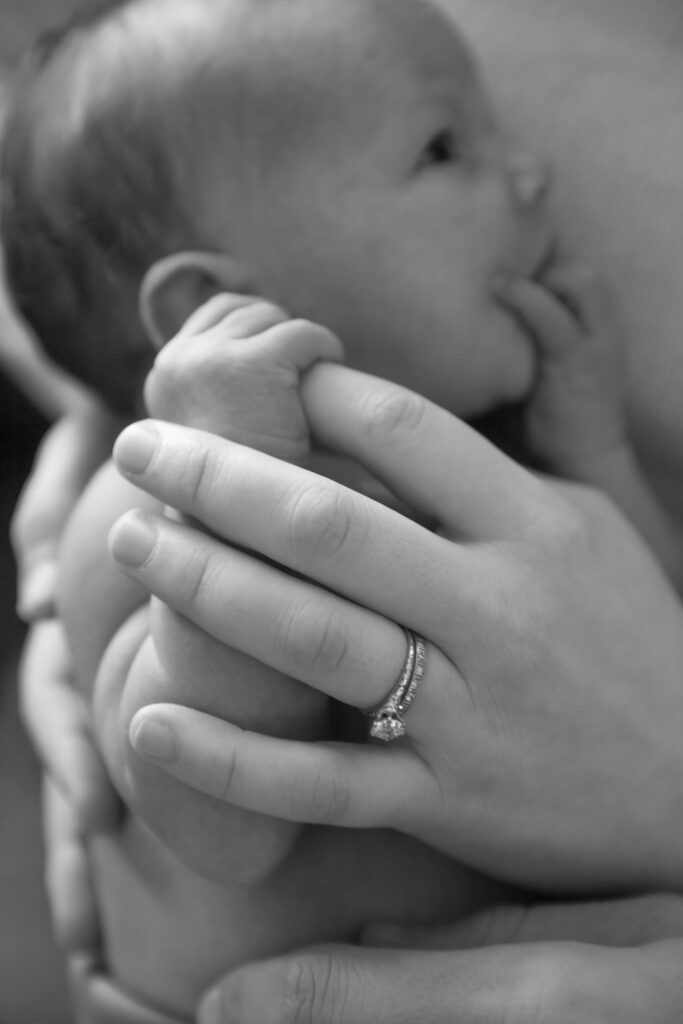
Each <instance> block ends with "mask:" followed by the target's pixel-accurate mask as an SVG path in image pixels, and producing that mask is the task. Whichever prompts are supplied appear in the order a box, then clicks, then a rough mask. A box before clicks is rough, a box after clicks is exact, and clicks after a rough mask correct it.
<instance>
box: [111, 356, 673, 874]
mask: <svg viewBox="0 0 683 1024" xmlns="http://www.w3.org/2000/svg"><path fill="white" fill-rule="evenodd" d="M303 401H304V405H305V408H306V413H307V416H308V418H309V421H310V423H311V427H312V429H313V432H314V433H315V434H316V435H317V436H318V437H319V439H320V440H321V441H322V443H323V444H326V445H328V446H329V447H332V448H336V449H341V450H343V451H344V452H345V453H347V454H348V455H350V456H352V457H354V458H357V459H358V460H360V461H361V462H363V463H364V464H365V465H366V467H367V468H368V469H369V470H370V471H371V472H372V473H374V474H375V475H376V476H378V477H379V478H380V479H382V480H383V482H384V483H385V484H387V485H388V486H389V487H390V489H392V490H393V491H394V492H395V493H397V494H398V495H399V496H400V497H401V498H402V499H403V500H405V501H406V502H408V504H409V505H411V506H412V507H414V508H416V509H418V510H419V511H421V512H422V513H424V514H425V515H427V516H431V517H432V518H433V519H435V520H436V521H437V522H438V524H439V534H438V535H437V534H435V533H432V532H430V531H429V530H427V529H425V528H424V527H422V526H420V525H418V524H416V523H414V522H411V521H410V520H408V519H406V518H403V517H401V516H400V515H398V514H397V513H396V512H394V511H392V510H391V509H388V508H386V507H384V506H382V505H379V504H376V503H373V502H371V501H370V500H369V499H367V498H365V497H363V496H360V495H357V494H355V493H353V492H351V491H348V490H346V489H344V488H342V487H339V486H338V485H336V484H333V483H331V482H330V481H326V480H323V479H321V478H318V477H316V476H315V475H312V474H310V473H308V472H306V471H305V470H303V469H301V468H299V467H294V466H290V465H287V464H285V463H280V462H278V461H277V460H274V459H272V458H270V457H268V456H266V455H262V454H261V453H258V452H254V451H251V450H249V449H244V448H241V447H240V446H238V445H234V444H231V443H229V442H227V441H224V440H221V439H218V438H215V437H212V436H210V435H207V434H203V433H201V432H198V431H189V430H187V429H184V428H180V427H175V426H172V425H170V424H163V423H148V424H146V425H136V426H134V427H131V428H129V429H128V430H127V431H126V432H124V434H123V435H122V436H121V438H120V439H119V441H118V442H117V446H116V449H115V458H116V461H117V463H118V466H119V467H120V469H121V470H122V471H123V472H125V474H126V475H127V476H128V477H129V478H130V479H131V480H132V481H133V482H134V483H135V484H136V485H137V486H139V487H142V488H143V489H144V490H146V491H148V492H149V493H151V494H153V495H155V496H156V497H157V498H159V499H160V500H161V501H163V502H165V503H167V504H170V505H171V506H173V507H174V508H178V509H180V510H181V511H182V512H184V513H186V514H187V515H189V516H192V517H196V518H197V519H198V520H199V521H201V522H202V523H203V524H204V526H205V527H207V528H208V531H209V532H210V533H211V534H213V536H209V535H204V534H200V533H198V532H197V531H195V530H193V529H192V528H191V527H189V526H187V525H182V524H179V523H174V522H170V521H167V520H164V519H163V518H161V517H158V518H154V517H151V518H150V517H142V516H140V515H137V514H129V515H128V516H126V517H124V518H123V519H122V520H121V521H120V522H119V523H118V524H117V526H116V527H115V529H114V532H113V537H112V550H113V553H114V555H115V557H116V558H117V559H118V561H119V564H120V565H121V567H122V568H123V569H124V571H126V572H127V573H128V574H129V575H130V576H131V577H132V578H134V579H135V580H137V581H138V582H140V583H142V584H143V585H144V586H145V587H147V588H148V589H149V590H150V592H152V593H153V594H156V595H157V596H158V597H159V598H161V600H163V601H166V602H168V603H169V604H170V605H171V606H172V607H174V608H175V609H176V610H177V611H179V612H181V613H182V614H184V615H187V616H188V617H190V618H191V619H193V620H194V621H195V622H196V623H197V624H198V625H200V626H201V627H202V628H204V629H206V630H207V631H208V632H209V633H211V634H212V635H213V636H215V637H216V638H217V639H219V640H221V641H223V642H225V643H227V644H230V645H231V646H234V647H237V648H238V649H241V650H243V651H245V653H247V654H249V655H252V656H254V657H257V658H259V659H260V660H263V661H265V662H266V663H268V664H270V665H272V666H273V667H275V668H277V669H279V670H281V671H283V672H285V673H286V674H288V675H291V676H294V677H296V678H299V679H302V680H303V681H304V682H306V683H308V684H310V685H312V686H314V687H316V688H317V689H319V690H321V691H323V692H325V693H327V694H329V695H330V696H332V697H334V698H336V699H339V700H342V701H344V702H346V703H347V704H350V705H353V706H355V707H359V708H364V709H368V708H372V707H375V706H377V705H378V704H379V703H380V702H382V701H383V700H384V699H385V697H386V695H387V693H388V691H389V690H390V689H391V687H392V685H393V683H394V681H395V680H396V678H397V677H398V675H399V673H400V670H401V666H402V663H403V661H404V659H405V640H404V636H403V633H402V631H401V630H400V629H399V628H398V626H397V625H396V623H399V622H400V623H401V624H402V625H404V626H407V627H409V628H411V629H413V630H415V631H417V632H418V633H420V634H422V635H424V636H425V637H426V638H427V641H428V654H427V667H426V672H425V678H424V682H423V685H422V688H421V690H420V691H419V693H418V695H417V697H416V700H415V702H414V705H413V707H412V708H411V710H410V712H409V714H408V717H407V726H408V733H407V736H406V738H405V739H404V740H402V741H400V742H396V743H393V744H391V745H389V746H388V747H385V746H377V745H368V744H365V745H357V744H351V743H347V744H333V743H318V744H310V745H307V744H302V743H295V742H288V741H285V740H281V739H274V738H267V737H263V736H259V735H256V734H253V733H248V732H244V731H242V730H240V729H238V728H236V727H234V726H231V725H229V724H227V723H224V722H219V721H216V720H213V719H209V718H207V717H206V716H203V715H201V714H200V713H198V712H196V711H190V710H187V709H181V708H177V707H169V706H164V707H157V708H153V709H143V711H141V712H139V713H138V716H137V717H136V719H135V720H134V721H133V723H132V727H131V738H132V742H133V743H134V745H135V746H136V749H137V750H138V751H139V752H140V753H142V754H146V755H147V756H150V755H153V756H155V757H156V761H157V763H158V764H159V765H160V766H161V767H165V768H166V770H168V771H169V772H171V773H172V774H174V775H176V776H177V777H178V778H180V779H182V780H183V781H184V782H187V783H188V784H190V785H194V786H196V787H198V788H200V789H203V790H204V791H206V792H208V793H210V794H212V795H214V796H217V797H222V798H224V799H226V800H228V801H230V802H232V803H235V804H237V805H239V806H243V807H247V808H249V809H252V810H256V811H261V812H264V813H267V814H275V815H277V816H281V817H286V818H292V819H294V820H300V821H309V822H327V823H335V824H339V825H345V826H350V827H369V826H386V827H392V828H397V829H400V830H403V831H406V832H409V833H411V834H413V835H415V836H417V837H419V838H421V839H423V840H425V841H426V842H428V843H431V844H432V845H434V846H436V847H438V848H440V849H441V850H443V851H446V852H447V853H449V854H452V855H453V856H455V857H457V858H459V859H461V860H462V861H464V862H465V863H468V864H470V865H472V866H476V867H477V868H478V869H479V870H483V871H485V872H487V873H489V874H492V875H494V876H496V877H498V878H503V879H505V880H507V881H512V882H514V883H517V884H522V885H524V886H525V887H527V888H528V887H542V888H551V889H553V890H554V891H570V890H571V891H578V890H583V891H585V889H586V887H588V886H597V887H602V889H603V891H604V889H605V887H608V888H613V887H614V886H619V885H628V886H634V887H636V886H637V887H651V888H676V887H678V886H680V885H681V883H682V882H683V867H682V865H683V825H682V824H681V822H682V820H683V815H681V801H682V799H683V797H682V792H683V790H682V787H681V781H680V780H681V779H682V778H683V745H681V743H680V722H681V720H682V715H683V687H682V686H681V672H682V670H683V613H682V612H681V608H680V606H679V604H678V601H677V598H676V596H675V594H674V593H673V591H672V590H671V589H670V587H669V585H668V583H667V581H666V580H665V578H664V576H663V574H662V573H661V572H660V570H659V568H658V566H657V565H656V564H655V563H654V561H653V559H652V558H651V557H650V555H649V553H648V551H647V550H646V549H645V547H644V545H643V544H642V543H641V542H640V540H639V539H638V538H637V536H636V535H635V533H634V531H633V530H632V529H631V528H630V527H629V525H628V524H627V523H626V522H625V521H624V519H623V518H622V517H621V516H620V515H619V514H618V513H617V511H616V510H615V509H614V508H613V507H612V506H610V505H609V504H608V503H607V502H606V501H605V500H604V499H602V498H601V497H600V496H599V495H597V494H596V493H594V492H592V491H582V490H580V489H578V488H570V487H568V486H567V487H566V488H564V489H563V490H562V491H558V490H556V489H552V488H551V487H550V486H548V484H546V483H545V482H543V481H541V480H539V479H537V478H536V477H534V476H532V475H531V474H529V473H528V472H526V471H525V470H524V469H522V468H520V467H519V466H518V465H516V464H515V463H513V462H512V461H511V460H509V459H507V458H506V457H505V456H503V455H502V454H501V453H500V452H499V451H498V450H496V449H495V448H493V447H492V446H491V445H490V444H489V443H487V442H486V441H485V440H483V439H482V438H481V437H480V436H478V435H477V434H476V433H474V432H473V431H472V430H471V429H469V428H468V427H467V426H466V425H464V424H463V423H461V422H459V421H457V420H456V419H454V418H453V417H451V416H450V415H448V414H447V413H445V412H444V411H443V410H440V409H438V408H436V407H435V406H433V405H430V404H429V403H427V402H425V401H424V400H423V399H421V398H419V397H418V396H416V395H414V394H412V393H410V392H407V391H405V390H403V389H401V388H398V387H396V386H395V385H391V384H387V383H385V382H383V381H379V380H376V379H373V378H370V377H366V376H364V375H362V374H359V373H357V372H354V371H352V370H349V369H347V368H344V367H339V366H332V365H327V366H319V367H316V368H314V369H313V370H312V371H311V372H310V374H309V375H308V377H307V378H306V380H305V382H304V385H303ZM570 498H571V500H570ZM221 537H222V538H225V540H227V541H228V544H232V545H235V546H236V548H231V547H229V546H226V545H225V544H223V543H221V542H220V540H219V539H217V538H221ZM237 547H238V549H237ZM250 551H256V552H258V553H259V554H260V555H263V556H265V557H266V558H267V559H268V560H269V561H268V562H263V561H261V560H256V559H255V558H253V557H251V555H250V554H248V552H250ZM273 562H275V563H279V565H280V566H283V567H284V568H285V569H286V570H293V571H294V572H295V573H297V576H292V575H290V574H289V573H288V572H287V573H286V572H283V571H281V570H280V569H279V568H278V567H277V565H274V564H272V563H273ZM302 577H303V578H302ZM164 740H166V742H164Z"/></svg>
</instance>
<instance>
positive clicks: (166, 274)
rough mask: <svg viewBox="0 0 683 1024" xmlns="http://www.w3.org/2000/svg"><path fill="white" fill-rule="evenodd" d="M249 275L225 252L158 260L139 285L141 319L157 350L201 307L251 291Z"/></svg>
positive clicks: (176, 255)
mask: <svg viewBox="0 0 683 1024" xmlns="http://www.w3.org/2000/svg"><path fill="white" fill-rule="evenodd" d="M249 280H250V279H249V275H248V274H247V273H246V270H245V268H244V267H243V266H242V265H241V264H240V263H239V261H238V260H235V259H233V257H232V256H228V255H226V254H225V253H213V252H178V253H173V254H172V255H171V256H164V257H162V259H160V260H157V262H156V263H154V264H153V265H152V266H151V267H150V268H149V270H148V271H147V273H146V274H145V276H144V279H143V281H142V284H141V286H140V294H139V308H140V319H141V321H142V325H143V327H144V328H145V331H146V333H147V337H148V338H149V340H150V342H151V343H152V345H153V346H154V348H156V349H160V348H163V346H164V345H165V344H166V342H167V341H170V340H171V338H174V337H175V336H176V334H177V333H178V332H179V331H180V329H181V327H182V326H183V324H184V323H185V321H186V320H187V319H188V318H189V317H190V316H191V315H192V314H193V313H194V312H195V311H196V310H197V309H199V307H200V306H202V305H204V303H205V302H208V300H209V299H210V298H212V297H213V296H214V295H218V294H219V293H221V292H235V293H237V294H243V293H247V292H251V290H252V289H251V288H250V287H249Z"/></svg>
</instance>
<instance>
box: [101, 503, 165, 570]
mask: <svg viewBox="0 0 683 1024" xmlns="http://www.w3.org/2000/svg"><path fill="white" fill-rule="evenodd" d="M156 539H157V531H156V527H155V526H154V525H153V523H151V522H150V521H149V519H147V517H146V516H143V515H141V513H139V512H127V513H126V515H125V516H123V518H122V519H119V521H118V523H115V524H114V526H113V527H112V531H111V533H110V535H109V550H110V552H111V554H112V557H113V558H115V559H116V561H117V562H119V563H120V564H121V565H127V566H128V567H129V568H131V569H138V568H139V567H140V566H141V565H143V564H144V562H146V561H147V559H148V558H149V556H150V554H151V553H152V550H153V548H154V545H155V544H156Z"/></svg>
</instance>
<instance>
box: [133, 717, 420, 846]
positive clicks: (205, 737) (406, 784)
mask: <svg viewBox="0 0 683 1024" xmlns="http://www.w3.org/2000/svg"><path fill="white" fill-rule="evenodd" d="M129 735H130V741H131V744H132V745H133V747H134V749H135V750H136V751H137V753H138V754H140V755H141V756H143V757H146V758H147V759H148V760H150V761H152V762H153V763H154V764H156V765H157V766H158V767H160V768H163V769H164V770H165V771H166V772H168V773H169V775H172V776H174V778H177V779H179V780H180V781H181V782H184V783H185V784H186V785H188V786H192V787H193V788H194V789H197V790H200V791H201V792H203V793H207V794H208V795H209V796H212V797H214V798H216V799H219V800H224V801H226V802H227V803H230V804H233V805H235V806H238V807H242V808H244V809H246V810H251V811H257V812H259V813H261V814H268V815H272V816H274V817H278V818H284V819H286V820H290V821H296V822H305V823H309V824H318V825H319V824H326V825H339V826H344V827H347V828H371V827H377V828H381V827H389V826H395V827H398V826H400V827H401V828H402V829H403V830H404V831H406V830H409V829H410V826H411V824H412V825H413V827H414V828H416V827H417V825H418V822H417V818H418V817H421V816H423V815H426V816H427V817H428V816H429V807H430V799H429V797H430V794H433V796H434V798H435V799H436V798H437V796H438V790H437V787H436V784H435V782H434V780H433V779H432V777H431V775H430V774H429V771H428V769H427V768H425V766H424V764H423V763H422V762H421V761H420V760H419V759H418V758H415V757H414V755H412V754H411V752H410V751H409V749H407V748H406V747H402V746H400V745H396V746H393V747H390V748H388V747H362V746H355V745H353V744H350V743H338V744H334V743H301V742H296V741H293V740H283V739H277V738H274V737H270V736H262V735H260V734H259V733H253V732H249V731H247V730H244V729H240V728H238V727H237V726H235V725H231V724H230V723H228V722H223V721H221V720H219V719H216V718H214V717H212V716H210V715H206V714H204V713H203V712H200V711H195V710H193V709H190V708H185V707H180V706H177V705H171V704H158V705H150V706H148V707H146V708H142V709H141V710H140V711H138V713H137V714H136V715H135V717H134V718H133V721H132V722H131V726H130V734H129ZM411 808H412V809H413V812H411V810H410V809H411ZM411 813H413V814H414V816H415V818H416V820H415V821H414V822H411V820H410V816H411Z"/></svg>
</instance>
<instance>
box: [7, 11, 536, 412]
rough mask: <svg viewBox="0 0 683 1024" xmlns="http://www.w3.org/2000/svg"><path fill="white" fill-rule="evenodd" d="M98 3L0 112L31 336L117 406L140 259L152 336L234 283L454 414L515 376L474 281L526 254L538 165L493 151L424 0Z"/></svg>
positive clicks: (516, 337)
mask: <svg viewBox="0 0 683 1024" xmlns="http://www.w3.org/2000/svg"><path fill="white" fill-rule="evenodd" d="M100 7H105V8H107V10H106V11H104V12H102V11H100V13H99V15H94V16H92V18H91V23H90V24H89V25H85V26H81V27H80V28H76V29H72V30H71V31H70V32H69V33H68V34H67V35H66V36H65V37H64V38H63V39H62V40H61V41H60V42H57V43H56V44H53V46H52V49H51V50H50V48H49V47H48V51H47V52H46V54H45V56H44V57H43V68H42V70H40V71H38V72H37V73H36V72H32V73H31V72H29V78H28V79H27V80H26V81H25V83H24V88H23V92H20V94H19V97H18V100H17V103H16V106H15V112H14V115H13V117H12V118H11V120H10V127H9V134H8V144H7V154H6V159H5V182H6V186H5V187H6V204H7V208H6V212H5V237H6V246H7V261H8V265H9V274H10V283H11V285H12V286H13V290H14V294H15V296H16V298H17V302H18V304H19V306H20V308H21V309H22V310H23V311H24V313H25V315H26V316H27V319H29V321H30V322H32V323H33V325H34V327H35V328H36V330H37V331H38V334H39V336H40V337H41V338H42V339H43V341H44V343H45V344H46V346H47V347H48V348H50V349H51V350H52V351H53V352H54V351H59V350H63V352H64V353H65V355H63V356H62V360H63V361H66V362H67V364H69V365H70V366H71V368H72V369H76V370H77V372H79V373H80V374H81V376H85V377H86V379H89V380H90V381H91V382H95V383H96V384H97V386H99V388H100V390H103V391H104V393H105V394H108V397H109V399H110V401H116V402H118V404H120V405H121V404H122V403H123V400H124V399H125V397H126V394H127V393H129V392H130V390H131V382H132V380H133V379H138V380H139V376H140V375H141V374H142V373H143V372H144V370H145V368H146V367H147V365H148V363H149V360H150V358H151V354H150V347H149V345H148V344H147V343H146V342H145V341H144V339H143V333H142V331H141V327H140V323H139V320H138V318H137V316H136V309H137V300H138V292H139V290H140V286H141V284H142V282H143V279H144V287H143V289H142V291H143V309H144V321H145V323H146V325H147V327H148V334H151V335H152V336H154V337H156V339H157V341H163V340H164V339H166V338H168V337H170V336H171V335H172V334H173V333H175V331H176V330H177V329H178V328H179V327H180V325H181V323H182V320H183V319H184V317H185V316H186V315H189V313H190V312H192V309H193V308H195V307H196V305H197V304H198V303H200V302H201V301H203V299H205V298H206V297H208V295H210V294H212V293H213V292H215V291H218V290H230V291H239V292H248V293H254V294H260V295H263V296H265V297H267V298H269V299H271V300H273V301H275V302H278V303H279V304H281V305H282V306H284V307H285V308H286V309H287V310H288V311H289V312H290V313H292V315H295V316H301V317H307V318H309V319H313V320H316V321H319V322H321V323H323V324H325V325H326V326H328V327H330V328H331V329H332V330H334V331H335V332H336V333H337V334H339V336H340V337H341V339H342V341H343V342H344V345H345V348H346V352H347V358H348V361H349V363H350V364H351V365H354V366H358V367H359V368H362V369H366V370H368V371H370V372H373V373H377V374H379V375H381V376H385V377H389V378H392V379H395V380H397V381H400V382H401V383H404V384H407V385H409V386H410V387H413V388H414V389H415V390H417V391H420V392H422V393H423V394H426V395H428V396H429V397H431V398H433V399H434V400H436V401H438V402H439V403H440V404H442V405H445V406H447V407H449V408H451V409H452V410H453V411H456V412H458V413H460V414H462V415H470V414H474V413H480V412H483V411H487V410H488V409H490V408H492V407H493V406H494V405H496V404H498V403H500V402H504V401H509V400H514V399H517V398H520V397H521V396H522V395H523V394H524V392H525V391H526V390H527V388H528V386H529V384H530V382H531V378H532V373H533V364H534V360H533V351H532V346H531V343H530V341H529V339H528V338H527V337H526V336H525V335H524V333H523V332H522V331H521V329H520V328H518V326H517V325H516V324H515V322H514V321H513V320H512V318H511V317H510V315H509V313H507V312H505V311H504V310H502V309H501V308H500V307H499V306H498V305H497V304H496V302H495V300H494V299H493V298H492V293H491V283H492V280H493V279H494V277H495V276H496V274H498V273H501V272H511V273H514V274H519V275H529V276H532V275H536V274H538V273H539V272H540V270H541V269H542V266H543V264H544V263H545V262H546V260H547V259H548V256H549V253H550V250H551V246H552V237H551V230H550V227H549V223H548V220H547V214H546V210H545V194H546V191H547V174H546V170H545V168H544V167H543V166H542V165H540V164H539V163H538V162H536V161H534V160H532V159H530V158H528V157H525V156H522V155H519V154H516V153H514V152H512V151H511V150H510V149H509V147H508V146H507V144H506V141H505V139H504V138H503V136H502V134H501V132H500V129H499V127H498V126H497V124H496V121H495V117H494V115H493V113H492V110H491V106H490V103H489V100H488V97H487V95H486V91H485V89H484V87H483V85H482V83H481V80H480V78H479V74H478V71H477V68H476V65H475V62H474V60H473V58H472V55H471V53H470V52H469V50H468V48H467V46H466V45H465V43H464V42H463V41H462V39H461V38H460V37H459V36H458V35H457V34H456V32H455V30H454V29H453V28H452V26H451V24H450V22H448V21H446V20H445V19H444V17H443V16H442V15H441V14H439V13H438V12H437V11H436V10H435V8H434V7H432V6H431V5H430V4H428V3H426V2H423V0H164V2H163V3H161V2H159V0H135V2H134V3H122V2H121V0H118V2H116V3H115V2H112V0H108V2H107V3H106V4H104V5H100ZM29 79H30V80H29ZM51 112H52V116H51ZM46 296H48V297H49V299H48V300H46V298H45V297H46ZM77 325H78V326H77ZM69 345H72V354H71V356H69ZM84 367H86V369H84ZM117 368H118V369H117ZM135 375H137V378H135ZM126 378H128V379H126ZM107 389H108V391H107ZM114 391H116V394H114Z"/></svg>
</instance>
